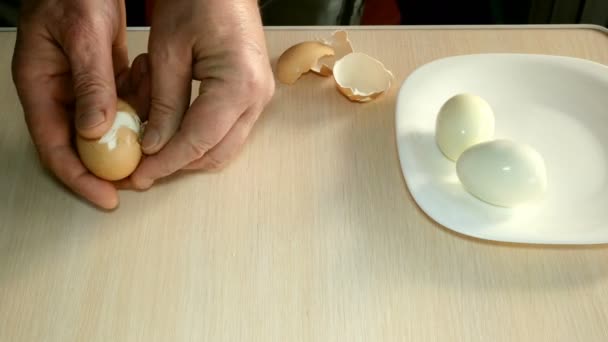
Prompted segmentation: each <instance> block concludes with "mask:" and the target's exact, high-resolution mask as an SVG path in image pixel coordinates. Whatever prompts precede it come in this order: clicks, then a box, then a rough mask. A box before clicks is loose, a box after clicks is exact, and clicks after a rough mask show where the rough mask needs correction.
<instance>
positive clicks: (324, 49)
mask: <svg viewBox="0 0 608 342" xmlns="http://www.w3.org/2000/svg"><path fill="white" fill-rule="evenodd" d="M333 55H334V50H333V49H332V48H331V47H330V46H328V45H325V44H323V43H321V42H315V41H309V42H302V43H299V44H296V45H294V46H292V47H290V48H289V49H287V50H285V52H283V54H282V55H281V56H280V57H279V59H278V61H277V70H276V71H277V78H278V79H279V81H280V82H282V83H285V84H293V83H295V82H296V81H297V80H298V79H299V78H300V77H301V76H302V75H303V74H305V73H307V72H309V71H311V70H313V69H314V70H317V72H320V70H321V64H320V62H319V61H320V59H321V58H322V57H325V56H333Z"/></svg>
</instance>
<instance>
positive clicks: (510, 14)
mask: <svg viewBox="0 0 608 342" xmlns="http://www.w3.org/2000/svg"><path fill="white" fill-rule="evenodd" d="M100 1H101V0H100ZM151 1H152V0H127V1H126V4H127V18H128V25H129V26H149V20H148V14H149V13H148V12H147V11H146V4H147V3H148V6H149V3H150V2H151ZM19 2H20V1H19V0H0V26H2V27H11V26H15V25H16V22H17V21H16V20H17V16H18V7H19ZM259 3H260V8H261V11H262V18H263V21H264V24H265V25H267V26H276V25H349V24H361V25H367V24H371V25H398V24H402V25H456V24H459V25H466V24H469V25H471V24H556V23H559V24H575V23H589V24H597V25H602V26H607V27H608V0H260V1H259Z"/></svg>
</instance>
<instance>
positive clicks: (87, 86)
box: [73, 70, 112, 97]
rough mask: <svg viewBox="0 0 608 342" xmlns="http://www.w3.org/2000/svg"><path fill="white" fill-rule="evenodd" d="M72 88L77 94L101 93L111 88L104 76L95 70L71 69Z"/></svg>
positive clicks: (90, 94)
mask: <svg viewBox="0 0 608 342" xmlns="http://www.w3.org/2000/svg"><path fill="white" fill-rule="evenodd" d="M73 82H74V90H75V92H76V93H77V94H78V96H83V97H86V96H92V95H94V94H101V93H103V92H106V91H108V90H110V89H111V88H112V86H111V85H110V84H108V82H107V81H106V80H105V79H104V77H103V76H102V75H101V74H99V73H98V72H96V71H95V70H78V71H73Z"/></svg>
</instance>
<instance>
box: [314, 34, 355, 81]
mask: <svg viewBox="0 0 608 342" xmlns="http://www.w3.org/2000/svg"><path fill="white" fill-rule="evenodd" d="M322 41H323V43H324V44H325V45H328V46H331V48H332V49H334V54H333V55H331V56H325V57H322V58H321V60H320V61H319V64H320V65H321V68H320V70H316V68H313V69H312V71H314V72H317V73H319V74H321V75H323V76H329V75H331V74H332V73H333V69H334V65H335V64H336V61H337V60H339V59H341V58H343V57H344V56H346V55H348V54H350V53H352V52H353V46H352V44H351V42H350V40H349V39H348V33H347V32H346V31H343V30H339V31H336V32H334V33H333V35H332V36H331V38H329V39H323V40H322Z"/></svg>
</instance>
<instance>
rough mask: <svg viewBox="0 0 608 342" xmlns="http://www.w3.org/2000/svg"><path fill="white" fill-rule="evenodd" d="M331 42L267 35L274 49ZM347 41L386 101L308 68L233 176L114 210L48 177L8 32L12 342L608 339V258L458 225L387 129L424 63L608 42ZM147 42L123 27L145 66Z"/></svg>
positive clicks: (5, 175)
mask: <svg viewBox="0 0 608 342" xmlns="http://www.w3.org/2000/svg"><path fill="white" fill-rule="evenodd" d="M332 31H333V28H332V29H327V30H324V31H318V30H307V29H270V30H268V31H267V37H268V42H269V49H270V53H271V55H272V56H273V58H274V59H275V60H276V57H278V55H279V54H280V53H281V52H282V51H283V50H284V49H286V48H287V47H288V46H290V45H292V44H294V43H297V42H299V41H302V40H305V39H310V38H314V37H319V36H324V35H325V34H329V33H330V32H332ZM350 36H351V39H352V41H353V44H354V46H355V48H356V49H357V50H359V51H363V52H366V53H369V54H371V55H373V56H375V57H377V58H378V59H380V60H381V61H383V62H384V63H385V64H386V65H387V67H388V68H389V69H390V70H392V71H393V72H394V73H395V75H396V78H397V80H398V82H397V84H396V85H395V86H394V87H393V88H392V89H391V91H390V92H388V93H387V94H386V95H385V96H383V97H381V98H379V99H378V100H377V101H375V102H372V103H368V104H355V103H351V102H349V101H347V100H346V99H345V98H344V97H342V96H341V95H340V94H339V93H338V92H337V91H336V90H335V88H334V86H333V83H332V81H331V79H329V78H327V79H325V78H320V77H318V76H314V75H307V76H305V77H304V78H303V79H301V80H300V81H299V82H298V83H296V84H295V85H294V86H284V85H280V84H279V85H278V87H277V92H276V96H275V98H274V100H273V101H272V103H271V104H270V105H269V107H268V108H267V109H266V111H265V113H264V114H263V117H262V118H261V120H260V121H259V124H258V125H257V126H256V128H255V130H254V132H253V135H252V136H251V138H250V139H249V141H248V144H247V145H246V146H245V148H244V150H243V151H242V153H241V154H240V155H239V156H238V157H237V158H236V160H234V162H233V163H232V164H231V165H230V166H229V167H228V168H227V169H226V170H224V171H223V172H220V173H215V174H190V175H185V176H182V177H177V178H174V179H171V180H170V181H168V182H164V183H162V184H159V185H157V186H155V187H154V188H152V189H151V190H149V191H147V192H143V193H138V192H123V193H121V205H120V208H119V209H117V210H116V211H113V212H109V213H108V212H101V211H98V210H97V209H95V208H93V207H92V206H89V205H87V204H86V203H84V202H83V201H81V200H79V199H77V198H76V197H75V196H73V195H72V194H71V193H69V192H67V191H65V190H64V189H63V187H62V186H61V185H59V184H58V183H56V182H54V181H53V180H52V178H50V177H49V176H47V175H46V174H45V173H44V172H43V171H42V170H41V169H40V167H39V164H38V163H37V161H36V157H35V151H34V149H33V147H32V145H31V143H30V142H29V137H28V135H27V132H26V126H25V124H24V122H23V120H22V110H21V108H20V106H19V104H18V100H17V97H16V95H15V91H14V89H13V86H12V83H11V80H10V76H9V73H10V68H9V66H10V58H11V50H12V47H13V44H14V38H15V35H14V33H12V32H9V33H1V34H0V46H2V50H1V52H0V65H1V66H2V68H1V69H0V72H1V76H2V78H1V82H0V176H1V177H0V194H2V197H1V199H0V341H214V342H216V341H349V342H352V341H568V342H570V341H585V342H591V341H606V340H608V247H604V246H599V247H578V248H569V247H540V246H520V245H505V244H496V243H489V242H484V241H478V240H474V239H470V238H466V237H463V236H459V235H456V234H454V233H451V232H450V231H448V230H446V229H444V228H442V227H440V226H438V225H436V224H435V223H433V222H432V221H431V220H430V219H429V218H428V217H426V216H425V215H424V214H423V213H422V212H421V211H420V210H419V209H418V208H417V206H416V204H415V202H414V201H413V200H412V198H411V197H410V195H409V193H408V191H407V188H406V186H405V183H404V181H403V177H402V174H401V171H400V168H399V163H398V159H397V152H396V146H395V136H394V105H395V95H396V93H397V91H398V88H399V85H400V83H401V82H402V81H403V80H404V79H405V78H406V77H407V76H408V75H409V74H410V73H411V72H412V71H413V70H414V69H415V68H416V67H419V66H420V65H422V64H423V63H426V62H430V61H432V60H434V59H437V58H440V57H444V56H449V55H455V54H465V53H478V52H529V53H546V54H559V55H568V56H576V57H584V58H587V59H590V60H593V61H597V62H600V63H604V64H608V39H607V36H606V34H605V33H602V32H599V31H596V30H593V29H590V28H557V29H544V28H543V29H532V28H525V29H524V28H522V29H502V28H497V29H466V28H463V29H457V30H447V29H413V30H406V29H397V28H390V27H389V28H383V29H376V30H367V29H354V28H353V30H351V31H350ZM147 37H148V33H147V32H145V31H139V32H131V33H130V34H129V43H130V48H131V50H130V51H131V54H132V55H136V54H137V53H139V52H142V51H144V49H145V47H146V39H147ZM273 63H274V60H273ZM193 91H196V89H194V90H193ZM606 95H607V96H608V94H606Z"/></svg>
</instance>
